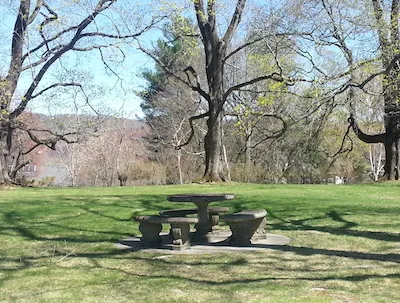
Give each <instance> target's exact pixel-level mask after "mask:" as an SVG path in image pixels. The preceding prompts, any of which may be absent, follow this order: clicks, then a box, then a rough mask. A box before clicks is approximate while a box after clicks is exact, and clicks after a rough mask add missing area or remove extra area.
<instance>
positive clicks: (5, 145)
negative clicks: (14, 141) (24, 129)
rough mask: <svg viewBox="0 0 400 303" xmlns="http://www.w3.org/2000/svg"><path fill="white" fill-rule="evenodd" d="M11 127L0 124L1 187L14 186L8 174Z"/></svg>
mask: <svg viewBox="0 0 400 303" xmlns="http://www.w3.org/2000/svg"><path fill="white" fill-rule="evenodd" d="M9 130H10V129H9V127H8V126H7V124H6V123H4V122H0V185H4V184H5V185H7V184H8V185H9V184H14V182H13V181H12V180H11V178H10V175H9V173H8V171H9V169H8V166H9V165H8V158H9V157H8V156H9V154H10V140H9V139H10V135H11V134H9Z"/></svg>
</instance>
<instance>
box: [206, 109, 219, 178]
mask: <svg viewBox="0 0 400 303" xmlns="http://www.w3.org/2000/svg"><path fill="white" fill-rule="evenodd" d="M221 127H222V117H221V114H220V113H218V112H213V113H211V112H210V116H209V118H208V120H207V134H206V136H205V138H204V150H205V153H206V163H205V164H206V168H205V172H204V177H203V179H204V181H221V180H223V179H224V177H223V176H221V174H220V173H221V171H222V169H221V146H222V145H221V137H222V136H221V135H222V129H221Z"/></svg>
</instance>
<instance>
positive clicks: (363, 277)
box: [0, 183, 400, 303]
mask: <svg viewBox="0 0 400 303" xmlns="http://www.w3.org/2000/svg"><path fill="white" fill-rule="evenodd" d="M202 192H210V193H224V192H226V193H234V194H235V195H236V197H237V198H236V199H235V200H232V201H229V202H225V203H220V204H218V203H214V204H212V205H215V206H217V205H220V206H229V207H230V208H231V210H232V211H239V210H242V209H252V208H253V209H254V208H265V209H266V210H267V211H268V221H269V224H268V226H267V228H268V232H270V233H275V234H281V235H284V236H287V237H290V238H291V239H293V241H292V242H291V243H290V244H289V245H287V246H280V247H275V248H271V249H267V250H265V251H263V252H252V253H248V252H247V253H229V254H223V253H221V254H207V255H167V254H155V253H152V254H149V253H144V252H132V251H129V250H121V249H118V248H117V247H116V245H115V243H116V242H117V241H118V240H121V239H124V238H127V237H130V236H132V235H139V231H138V224H137V223H136V222H132V221H131V220H130V218H131V217H132V216H133V215H136V214H156V213H158V211H159V210H161V209H168V208H176V207H177V205H176V204H175V205H174V204H173V203H171V202H168V201H166V196H167V195H170V194H176V193H202ZM399 193H400V184H398V183H385V184H375V185H351V186H350V185H342V186H333V185H331V186H329V185H229V184H228V185H207V184H205V185H185V186H158V187H132V188H83V189H81V188H70V189H34V188H25V189H24V188H17V189H9V190H0V302H208V301H211V300H213V302H230V303H232V302H274V303H276V302H285V303H289V302H307V303H308V302H351V303H353V302H362V303H364V302H384V303H387V302H399V301H400V233H399V231H400V221H399V215H400V197H399ZM179 206H182V207H183V206H187V207H193V205H191V204H190V203H189V204H188V205H184V204H180V205H179ZM165 228H166V229H167V226H165ZM223 228H224V227H223ZM225 228H226V227H225Z"/></svg>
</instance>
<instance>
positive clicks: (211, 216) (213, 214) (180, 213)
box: [160, 207, 229, 230]
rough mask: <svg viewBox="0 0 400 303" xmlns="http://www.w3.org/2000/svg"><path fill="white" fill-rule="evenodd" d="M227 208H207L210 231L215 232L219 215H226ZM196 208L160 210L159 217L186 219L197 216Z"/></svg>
mask: <svg viewBox="0 0 400 303" xmlns="http://www.w3.org/2000/svg"><path fill="white" fill-rule="evenodd" d="M228 211H229V207H209V208H207V213H208V221H209V223H210V226H211V229H212V230H215V229H216V226H217V225H218V224H219V216H220V214H224V213H227V212H228ZM197 212H198V210H197V208H190V209H167V210H161V211H160V216H162V217H186V216H188V215H194V214H197Z"/></svg>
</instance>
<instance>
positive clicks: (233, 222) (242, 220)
mask: <svg viewBox="0 0 400 303" xmlns="http://www.w3.org/2000/svg"><path fill="white" fill-rule="evenodd" d="M266 215H267V211H266V210H265V209H256V210H244V211H241V212H238V213H234V214H228V215H224V216H221V221H224V222H226V223H227V224H228V225H229V227H230V229H231V231H232V235H231V236H230V238H229V243H230V244H232V245H235V246H246V245H250V244H251V241H252V240H259V239H265V238H266V235H265V230H264V228H265V225H266V220H265V216H266Z"/></svg>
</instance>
